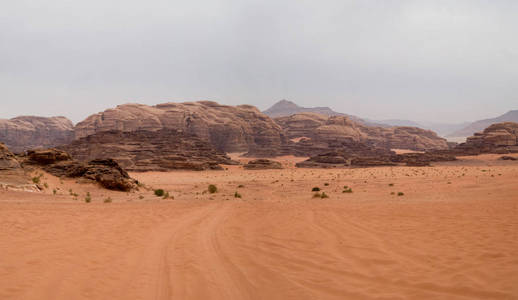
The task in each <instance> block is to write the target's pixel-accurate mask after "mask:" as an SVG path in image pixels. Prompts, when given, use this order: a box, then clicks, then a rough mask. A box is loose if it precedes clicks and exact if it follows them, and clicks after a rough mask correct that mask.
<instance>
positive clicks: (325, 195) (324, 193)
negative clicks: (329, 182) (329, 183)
mask: <svg viewBox="0 0 518 300" xmlns="http://www.w3.org/2000/svg"><path fill="white" fill-rule="evenodd" d="M320 198H322V199H324V198H329V196H328V195H327V194H326V192H322V195H320Z"/></svg>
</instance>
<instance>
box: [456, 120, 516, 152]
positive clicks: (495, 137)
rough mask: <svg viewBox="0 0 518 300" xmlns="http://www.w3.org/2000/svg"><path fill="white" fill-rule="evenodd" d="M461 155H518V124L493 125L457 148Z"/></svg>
mask: <svg viewBox="0 0 518 300" xmlns="http://www.w3.org/2000/svg"><path fill="white" fill-rule="evenodd" d="M454 151H455V152H456V153H458V154H459V155H477V154H481V153H518V123H514V122H504V123H497V124H493V125H491V126H489V127H487V128H486V129H484V131H483V132H480V133H475V135H474V136H472V137H469V138H467V140H466V142H465V143H462V144H460V145H458V146H457V147H455V149H454Z"/></svg>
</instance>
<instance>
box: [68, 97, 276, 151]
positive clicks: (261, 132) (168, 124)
mask: <svg viewBox="0 0 518 300" xmlns="http://www.w3.org/2000/svg"><path fill="white" fill-rule="evenodd" d="M160 129H176V130H181V131H182V132H185V133H188V134H193V135H196V136H198V137H199V138H201V139H202V140H205V141H208V142H210V143H211V144H212V145H213V146H214V147H215V148H216V149H217V150H220V151H225V152H247V151H253V150H257V151H260V150H261V149H276V148H279V146H280V145H281V142H282V138H283V137H282V130H281V128H280V127H279V126H278V125H277V124H276V123H275V122H273V121H272V120H271V119H270V118H269V117H268V116H266V115H264V114H262V113H261V112H260V111H259V110H258V109H257V108H255V107H254V106H250V105H238V106H228V105H220V104H218V103H216V102H211V101H199V102H185V103H164V104H159V105H156V106H148V105H143V104H125V105H119V106H117V107H116V108H114V109H108V110H106V111H104V112H101V113H98V114H95V115H92V116H90V117H88V118H87V119H86V120H84V121H82V122H80V123H79V124H77V125H76V127H75V137H76V139H80V138H83V137H86V136H88V135H92V134H94V133H97V132H102V131H110V130H119V131H124V132H128V131H137V130H147V131H156V130H160Z"/></svg>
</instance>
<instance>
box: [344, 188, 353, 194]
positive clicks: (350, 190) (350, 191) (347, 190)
mask: <svg viewBox="0 0 518 300" xmlns="http://www.w3.org/2000/svg"><path fill="white" fill-rule="evenodd" d="M352 192H353V189H352V188H346V189H345V190H343V191H342V193H349V194H350V193H352Z"/></svg>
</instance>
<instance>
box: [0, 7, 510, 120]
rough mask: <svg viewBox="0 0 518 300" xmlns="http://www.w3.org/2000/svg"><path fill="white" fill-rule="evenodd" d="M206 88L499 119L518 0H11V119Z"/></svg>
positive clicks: (405, 114) (3, 15) (1, 15)
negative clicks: (495, 117) (496, 117)
mask: <svg viewBox="0 0 518 300" xmlns="http://www.w3.org/2000/svg"><path fill="white" fill-rule="evenodd" d="M204 99H206V100H214V101H218V102H220V103H225V104H243V103H247V104H253V105H256V106H258V107H259V108H260V109H261V110H264V109H266V108H267V107H269V106H270V105H272V104H273V103H275V102H276V101H278V100H280V99H288V100H292V101H294V102H296V103H298V104H300V105H303V106H330V107H332V108H333V109H335V110H337V111H340V112H344V113H349V114H354V115H358V116H360V117H365V118H371V119H389V118H390V119H393V118H399V119H411V120H417V121H424V120H427V121H437V122H456V121H469V120H475V119H480V118H487V117H494V116H497V115H500V114H503V113H505V112H506V111H508V110H510V109H518V1H514V0H509V1H498V0H487V1H477V0H466V1H462V0H455V1H452V0H445V1H417V0H409V1H390V0H380V1H367V0H357V1H347V0H339V1H325V0H321V1H314V0H310V1H303V0H297V1H282V0H274V1H273V0H272V1H269V0H257V1H245V0H211V1H196V0H190V1H174V0H146V1H144V0H142V1H132V0H123V1H122V0H121V1H116V0H110V1H107V0H88V1H74V0H47V1H39V0H33V1H28V0H16V1H2V4H1V6H0V103H1V106H0V118H11V117H14V116H17V115H43V116H51V115H64V116H67V117H69V118H71V119H72V120H73V121H74V122H78V121H80V120H82V119H84V118H86V117H87V116H88V115H90V114H92V113H95V112H98V111H101V110H104V109H106V108H109V107H114V106H116V105H118V104H122V103H126V102H139V103H147V104H156V103H161V102H167V101H194V100H204Z"/></svg>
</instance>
